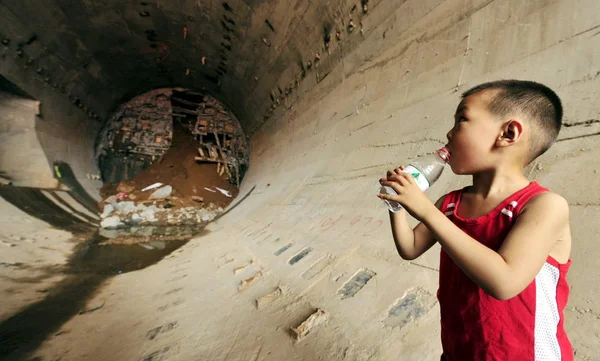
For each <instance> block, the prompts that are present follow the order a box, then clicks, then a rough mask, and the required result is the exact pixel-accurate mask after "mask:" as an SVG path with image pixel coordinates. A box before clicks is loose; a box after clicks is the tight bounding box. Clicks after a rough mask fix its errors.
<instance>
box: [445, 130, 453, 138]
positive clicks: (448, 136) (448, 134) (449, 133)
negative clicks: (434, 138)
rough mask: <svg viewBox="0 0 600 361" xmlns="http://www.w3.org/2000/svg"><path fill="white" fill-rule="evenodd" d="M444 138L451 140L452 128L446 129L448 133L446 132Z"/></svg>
mask: <svg viewBox="0 0 600 361" xmlns="http://www.w3.org/2000/svg"><path fill="white" fill-rule="evenodd" d="M446 138H447V139H448V141H451V140H452V129H450V130H449V131H448V133H446Z"/></svg>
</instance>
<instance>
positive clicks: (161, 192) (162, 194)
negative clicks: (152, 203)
mask: <svg viewBox="0 0 600 361" xmlns="http://www.w3.org/2000/svg"><path fill="white" fill-rule="evenodd" d="M172 192H173V187H171V186H164V187H162V188H158V189H157V190H155V191H154V193H152V194H151V195H150V198H149V199H162V198H167V197H168V196H170V195H171V193H172Z"/></svg>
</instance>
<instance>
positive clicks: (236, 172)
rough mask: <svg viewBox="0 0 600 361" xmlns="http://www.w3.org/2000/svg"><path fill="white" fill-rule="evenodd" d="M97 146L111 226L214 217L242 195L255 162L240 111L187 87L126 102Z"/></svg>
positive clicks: (107, 224) (104, 224) (203, 220)
mask: <svg viewBox="0 0 600 361" xmlns="http://www.w3.org/2000/svg"><path fill="white" fill-rule="evenodd" d="M96 151H97V159H98V164H99V168H100V171H101V175H102V179H103V180H104V181H105V183H104V186H103V187H102V189H101V197H102V201H101V202H100V208H101V209H102V210H103V212H102V217H103V222H102V224H101V226H102V227H103V228H106V229H110V228H119V227H126V226H141V225H157V224H159V225H177V224H190V223H193V222H198V223H200V224H203V223H206V222H209V221H211V220H212V219H214V218H215V217H216V216H218V215H219V214H221V213H222V212H223V210H224V208H226V207H227V205H229V203H230V202H231V201H232V200H233V199H235V197H236V196H237V193H238V189H239V185H240V183H241V181H242V179H243V177H244V175H245V173H246V171H247V169H248V165H249V147H248V143H247V138H246V135H245V134H244V132H243V130H242V127H241V125H240V123H239V121H238V120H237V118H236V117H235V115H234V114H233V113H232V112H231V111H230V110H229V109H228V108H227V107H226V106H225V105H223V104H222V103H221V102H220V101H218V100H217V99H216V98H214V97H212V96H211V95H209V94H206V93H204V92H201V91H196V90H190V89H183V88H161V89H155V90H152V91H149V92H146V93H144V94H141V95H139V96H137V97H134V98H133V99H131V100H130V101H129V102H127V103H125V104H123V105H122V106H121V107H119V109H118V110H117V111H116V112H115V114H114V115H113V116H112V117H111V118H110V119H109V120H108V121H107V123H106V125H105V127H104V129H103V130H102V132H101V134H100V135H99V141H98V147H97V150H96Z"/></svg>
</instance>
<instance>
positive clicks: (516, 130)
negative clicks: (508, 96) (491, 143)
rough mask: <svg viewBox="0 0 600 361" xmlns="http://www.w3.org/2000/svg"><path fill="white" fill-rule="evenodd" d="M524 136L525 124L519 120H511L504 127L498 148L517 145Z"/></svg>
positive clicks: (499, 137) (497, 141)
mask: <svg viewBox="0 0 600 361" xmlns="http://www.w3.org/2000/svg"><path fill="white" fill-rule="evenodd" d="M522 135H523V124H522V123H521V122H520V121H519V120H516V119H511V120H509V121H507V122H506V123H504V124H503V125H502V129H501V131H500V135H499V136H498V139H497V140H496V145H497V146H498V147H508V146H510V145H513V144H515V143H516V142H517V141H518V140H519V139H520V138H521V136H522Z"/></svg>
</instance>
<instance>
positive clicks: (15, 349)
mask: <svg viewBox="0 0 600 361" xmlns="http://www.w3.org/2000/svg"><path fill="white" fill-rule="evenodd" d="M156 228H157V229H156V233H157V234H171V235H172V234H174V233H179V234H182V235H183V237H181V238H180V239H177V240H172V239H171V240H169V241H161V240H160V238H159V237H157V238H156V239H155V240H150V241H149V242H148V243H147V244H146V247H143V246H140V245H139V244H133V245H126V244H116V245H109V246H108V245H101V244H100V243H102V242H105V241H107V240H108V238H105V237H102V236H100V235H99V234H98V233H95V234H94V235H88V237H89V240H88V241H86V242H84V243H81V244H79V245H78V246H77V247H76V250H75V251H74V252H73V254H72V255H71V257H70V259H69V262H68V263H67V265H66V269H64V270H63V272H60V274H64V275H65V276H66V277H65V278H64V279H63V280H62V281H61V282H59V283H58V284H57V285H56V286H55V287H54V288H53V289H51V290H49V291H48V293H47V296H46V298H44V299H43V300H41V301H39V302H36V303H34V304H31V305H29V306H27V307H26V308H25V309H23V310H21V311H20V312H18V313H17V314H15V315H14V316H12V317H10V318H8V319H7V320H5V321H3V322H1V323H0V360H7V361H30V360H31V357H32V356H33V353H34V352H35V350H37V348H38V347H39V346H40V345H41V344H42V343H43V342H44V341H45V340H47V339H50V338H52V337H53V336H59V335H60V334H57V333H56V332H57V331H58V330H59V329H60V328H61V326H62V325H63V324H65V323H66V322H67V321H69V320H70V319H71V318H73V317H85V315H86V314H88V313H91V312H101V309H102V308H103V305H101V304H98V305H96V304H94V305H90V306H89V307H90V308H89V309H87V310H86V309H85V307H86V303H87V302H88V301H89V300H90V299H91V298H92V297H93V296H94V294H95V293H96V292H97V290H98V289H99V288H100V287H101V286H102V284H103V283H104V282H105V281H106V280H108V279H110V278H111V277H113V276H116V275H118V274H121V273H126V272H130V271H135V270H139V269H142V268H145V267H147V266H149V265H152V264H154V263H156V262H158V261H160V260H161V259H162V258H164V257H165V256H166V255H168V254H170V253H172V252H173V251H174V250H176V249H177V248H179V247H181V246H182V245H184V244H185V243H187V242H188V241H189V239H190V238H191V235H192V234H196V235H197V236H198V235H203V234H205V232H202V230H201V229H198V227H197V226H196V227H187V228H186V227H184V226H177V227H165V228H164V229H160V228H159V227H156ZM198 232H200V233H198ZM157 242H158V243H162V248H159V247H156V244H157ZM148 245H155V247H152V248H150V247H148ZM52 272H55V273H52ZM55 274H57V273H56V271H52V270H49V274H48V276H54V275H55Z"/></svg>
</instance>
